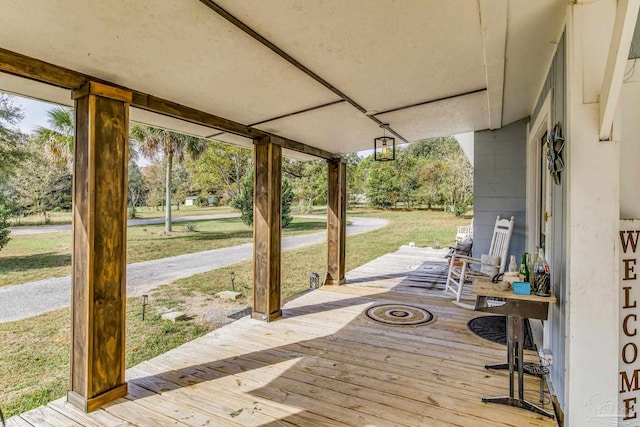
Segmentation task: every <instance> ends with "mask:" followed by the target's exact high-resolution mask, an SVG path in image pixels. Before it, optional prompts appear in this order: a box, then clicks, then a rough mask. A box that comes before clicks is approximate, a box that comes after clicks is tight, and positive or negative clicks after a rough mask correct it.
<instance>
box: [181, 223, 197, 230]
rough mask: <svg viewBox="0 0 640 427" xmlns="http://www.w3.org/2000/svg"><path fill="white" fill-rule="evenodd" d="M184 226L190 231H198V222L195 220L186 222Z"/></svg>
mask: <svg viewBox="0 0 640 427" xmlns="http://www.w3.org/2000/svg"><path fill="white" fill-rule="evenodd" d="M184 228H185V229H186V230H187V231H188V232H190V233H195V232H196V231H198V224H196V223H195V222H188V223H186V224H185V225H184Z"/></svg>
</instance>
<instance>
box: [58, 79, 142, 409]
mask: <svg viewBox="0 0 640 427" xmlns="http://www.w3.org/2000/svg"><path fill="white" fill-rule="evenodd" d="M75 95H76V96H75V101H76V144H75V156H76V158H75V162H74V189H73V192H74V194H73V196H74V208H73V211H74V217H73V236H74V241H73V279H72V281H73V301H72V307H73V311H72V322H73V324H72V351H71V392H70V393H69V396H68V398H69V401H70V402H71V403H73V404H76V405H79V406H81V407H82V408H83V409H84V410H86V411H90V410H91V409H92V408H93V407H95V406H99V405H100V404H103V403H105V402H106V401H109V400H113V399H114V398H117V397H120V396H122V395H123V394H126V385H125V384H124V356H125V354H124V351H125V343H124V340H125V312H126V310H125V301H126V227H127V221H126V205H127V161H128V159H127V141H128V126H129V115H128V110H129V104H128V103H127V102H125V101H123V99H124V100H126V99H128V97H127V95H126V94H125V93H122V91H121V90H120V89H117V88H114V89H109V88H106V87H104V86H103V85H91V84H90V85H87V87H85V88H82V89H81V90H79V91H78V92H76V93H75ZM105 95H113V96H114V97H115V98H116V99H112V98H108V97H106V96H105ZM129 98H130V97H129Z"/></svg>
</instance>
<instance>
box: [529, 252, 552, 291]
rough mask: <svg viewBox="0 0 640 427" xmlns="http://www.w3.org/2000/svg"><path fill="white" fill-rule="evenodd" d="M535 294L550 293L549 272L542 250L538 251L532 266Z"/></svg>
mask: <svg viewBox="0 0 640 427" xmlns="http://www.w3.org/2000/svg"><path fill="white" fill-rule="evenodd" d="M533 272H534V283H535V284H534V289H535V294H536V295H539V296H549V295H551V275H550V274H549V264H547V260H546V259H545V258H544V250H543V249H542V248H540V249H539V251H538V257H537V259H536V263H535V265H534V268H533Z"/></svg>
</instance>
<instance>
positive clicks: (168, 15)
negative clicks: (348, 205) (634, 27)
mask: <svg viewBox="0 0 640 427" xmlns="http://www.w3.org/2000/svg"><path fill="white" fill-rule="evenodd" d="M217 4H218V5H220V6H221V7H223V8H224V9H226V10H227V11H228V12H230V13H231V14H233V15H234V16H235V17H236V18H238V19H239V20H240V21H242V22H243V23H245V24H247V25H248V26H249V27H251V28H252V29H253V30H255V31H256V32H258V33H259V34H260V35H262V36H263V37H265V38H266V39H268V40H269V41H270V42H272V43H274V44H275V45H276V46H278V47H279V48H280V49H282V50H283V51H284V52H286V53H287V54H289V55H290V56H291V57H293V58H295V60H297V61H298V62H299V63H301V64H302V65H303V66H305V67H307V68H308V69H310V70H311V71H312V72H313V73H315V74H316V75H318V76H319V77H320V78H322V79H324V80H325V81H326V82H328V83H329V84H330V85H332V86H334V87H335V88H336V89H337V90H338V91H340V92H342V93H344V94H345V95H347V96H348V97H350V98H351V99H352V100H353V101H354V102H355V103H357V104H358V105H359V106H361V107H362V108H364V109H365V110H366V111H367V113H368V114H377V115H376V117H377V118H378V119H380V120H383V121H384V122H385V123H388V124H389V125H390V126H391V128H393V129H394V130H395V131H396V132H398V133H400V135H402V136H403V137H404V138H405V139H407V140H409V141H415V140H419V139H422V138H426V137H430V136H442V135H450V134H453V133H457V132H464V131H473V130H481V129H487V128H490V127H493V128H495V127H499V126H500V125H501V124H506V123H509V122H512V121H514V120H517V119H520V118H522V117H525V116H527V115H528V114H529V112H530V110H531V108H532V107H533V104H534V102H535V99H536V97H537V93H538V91H539V90H540V87H541V85H542V81H543V79H544V76H545V74H546V70H547V68H548V66H549V63H550V61H551V57H552V55H553V52H554V50H555V45H554V44H553V43H554V42H556V41H557V40H558V38H559V36H560V34H561V29H562V23H563V17H564V7H565V5H566V1H564V0H537V1H534V2H531V1H527V0H479V1H472V0H450V1H442V0H399V1H398V0H396V1H394V0H349V1H345V0H241V1H238V0H219V1H218V2H217ZM0 10H2V13H0V47H2V48H4V49H8V50H11V51H14V52H18V53H21V54H24V55H27V56H31V57H34V58H37V59H41V60H44V61H47V62H51V63H54V64H57V65H61V66H63V67H66V68H69V69H72V70H76V71H79V72H82V73H85V74H88V75H92V76H95V77H98V78H100V79H104V80H107V81H111V82H113V83H115V84H118V85H122V86H125V87H129V88H132V89H135V90H138V91H141V92H145V93H148V94H151V95H155V96H158V97H162V98H165V99H168V100H171V101H174V102H177V103H180V104H183V105H185V106H189V107H193V108H196V109H199V110H202V111H205V112H208V113H212V114H215V115H218V116H221V117H224V118H226V119H230V120H233V121H236V122H240V123H243V124H247V125H249V124H254V123H258V122H264V123H261V124H259V125H256V127H257V128H259V129H263V130H267V131H269V132H273V133H275V134H278V135H281V136H284V137H287V138H291V139H294V140H297V141H300V142H303V143H305V144H309V145H312V146H315V147H318V148H322V149H325V150H328V151H331V152H335V153H345V152H352V151H359V150H363V149H369V148H371V145H372V140H373V137H375V136H380V134H381V133H382V132H381V129H380V128H379V126H378V125H377V124H376V123H375V122H374V121H372V120H371V119H370V118H367V117H366V115H364V114H363V113H362V112H360V111H358V109H357V108H355V107H354V106H353V105H351V104H349V103H348V102H342V103H339V104H333V105H330V106H326V107H324V108H319V109H312V110H310V111H307V112H304V113H301V114H296V115H289V116H287V117H285V118H281V119H277V120H271V121H269V119H272V118H276V117H279V116H283V115H288V114H291V113H295V112H299V111H301V110H306V109H309V108H312V107H317V106H321V105H324V104H327V103H331V102H334V101H338V100H340V99H341V98H340V96H339V95H338V94H336V93H334V92H333V91H331V90H329V89H327V88H326V87H325V86H323V85H322V84H320V83H319V82H317V81H316V80H314V79H313V78H312V77H310V76H309V75H307V74H305V73H304V72H302V71H300V70H299V69H297V68H296V67H294V66H293V65H291V64H290V63H289V62H287V61H286V60H284V59H283V58H281V57H280V56H278V55H277V54H276V53H274V52H273V51H272V50H270V49H268V48H267V47H265V46H264V45H262V44H260V43H259V42H258V41H256V40H254V39H252V38H251V37H250V36H249V35H247V34H246V33H244V32H243V31H241V30H240V29H238V28H237V27H236V26H234V25H232V24H231V23H230V22H228V21H227V20H225V19H224V18H222V17H221V16H220V15H218V14H217V13H215V12H214V11H213V10H212V9H210V8H209V7H207V6H206V5H205V4H203V3H202V2H200V1H198V0H181V1H175V0H136V1H125V0H112V1H109V2H97V1H89V0H31V1H29V2H16V1H13V0H0ZM505 45H506V48H504V46H505ZM503 50H504V52H502V51H503ZM18 80H20V79H18ZM39 88H40V89H39ZM0 90H9V91H12V92H15V93H23V94H26V95H29V96H32V97H36V98H40V99H45V100H50V101H56V102H59V99H53V98H54V97H56V98H60V91H59V89H56V90H53V91H52V90H51V89H48V88H46V87H44V86H43V85H41V84H33V83H19V82H18V81H16V79H15V78H8V77H7V78H5V77H3V76H0ZM468 92H474V93H472V94H467V93H468ZM465 94H466V95H465ZM443 98H445V99H444V100H442V99H443ZM432 100H440V101H438V102H433V103H428V102H429V101H432ZM425 103H426V104H425ZM414 104H421V105H418V106H414V107H412V108H405V109H400V110H397V111H394V112H390V113H386V114H384V113H383V112H385V111H388V110H395V109H398V108H400V107H406V106H411V105H414ZM381 112H382V113H383V114H380V113H381ZM132 118H135V119H137V120H141V121H147V122H149V123H150V124H155V125H159V126H167V127H170V128H172V129H175V130H183V131H186V132H188V133H192V134H196V135H200V136H206V135H211V134H214V133H216V131H215V130H211V129H210V128H207V127H202V126H197V125H193V124H188V125H183V124H181V123H180V122H179V121H175V120H173V119H171V120H168V119H165V118H160V117H159V116H158V115H156V114H150V113H145V112H141V111H138V112H132ZM496 120H497V121H496ZM231 139H233V138H231ZM241 142H242V145H245V144H246V143H247V142H250V141H249V140H246V139H243V141H241Z"/></svg>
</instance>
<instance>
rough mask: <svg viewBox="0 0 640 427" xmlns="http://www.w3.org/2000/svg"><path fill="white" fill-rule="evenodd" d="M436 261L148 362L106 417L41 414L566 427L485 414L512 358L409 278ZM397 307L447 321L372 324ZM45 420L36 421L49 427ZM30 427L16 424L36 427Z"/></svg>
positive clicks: (412, 255) (293, 304)
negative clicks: (494, 367) (372, 314)
mask: <svg viewBox="0 0 640 427" xmlns="http://www.w3.org/2000/svg"><path fill="white" fill-rule="evenodd" d="M425 259H437V257H436V256H435V255H433V254H432V253H431V252H428V251H427V252H425V251H423V250H422V251H421V250H420V249H419V248H402V249H401V250H399V251H398V252H396V253H393V254H388V255H385V256H383V257H381V258H378V259H377V260H374V261H372V262H370V263H368V264H366V265H364V266H362V267H360V268H358V269H356V270H354V271H351V272H349V273H347V280H348V281H349V280H351V281H352V282H353V283H352V284H350V285H347V286H330V287H324V288H321V289H319V290H314V291H311V292H308V293H306V294H304V295H302V296H300V297H298V298H295V299H293V300H291V301H289V302H288V303H287V304H286V305H285V306H284V307H283V318H282V319H280V320H278V321H276V322H270V323H265V322H260V321H256V320H253V319H250V318H248V317H245V318H242V319H240V320H238V321H236V322H234V323H232V324H230V325H227V326H225V327H223V328H220V329H218V330H216V331H213V332H211V333H209V334H207V335H205V336H203V337H201V338H198V339H196V340H194V341H192V342H189V343H186V344H184V345H182V346H180V347H178V348H176V349H174V350H171V351H169V352H167V353H165V354H162V355H159V356H158V357H156V358H154V359H152V360H149V361H147V362H143V363H141V364H139V365H137V366H135V367H133V368H131V369H129V370H128V371H127V381H128V383H129V394H128V395H127V396H126V398H124V399H119V400H117V401H116V402H113V403H112V404H110V405H107V406H105V407H104V409H102V410H99V411H98V412H96V413H92V414H77V413H76V411H77V410H75V409H74V408H72V407H69V406H67V404H66V403H64V402H62V401H56V402H53V403H51V404H50V405H49V407H48V408H45V409H43V410H42V411H50V412H47V413H51V412H53V413H54V414H57V415H58V416H62V417H68V418H69V419H74V420H75V422H76V423H77V424H79V425H88V426H93V425H112V426H116V425H145V426H146V425H152V426H169V425H193V426H195V425H207V424H210V425H222V426H230V427H235V426H276V425H278V426H289V427H293V426H297V427H307V426H321V427H330V426H363V425H371V426H387V425H388V426H391V425H393V426H417V425H424V426H430V427H440V426H442V427H448V426H480V427H499V426H513V427H515V426H518V427H521V426H523V427H526V426H535V427H546V426H554V425H556V423H555V422H554V421H553V420H550V419H547V418H544V417H541V416H538V415H536V414H533V413H531V412H528V411H524V410H521V409H516V408H512V407H507V406H502V405H493V404H485V403H482V401H481V397H482V396H494V395H501V394H506V393H507V388H508V375H507V372H505V371H490V370H486V369H484V365H485V364H487V363H496V362H501V361H503V360H504V358H505V356H506V347H505V346H502V345H499V344H495V343H492V342H489V341H486V340H483V339H481V338H479V337H477V336H475V335H474V334H472V333H471V332H470V331H469V330H468V329H467V326H466V324H467V322H468V321H469V320H470V319H472V318H474V317H476V316H479V315H483V314H482V313H477V312H474V311H472V310H465V309H463V308H460V307H458V306H456V305H454V304H452V303H451V301H452V297H451V296H449V295H447V294H444V293H443V292H442V290H440V289H439V288H440V287H439V286H432V285H430V284H428V283H426V282H425V283H422V282H420V281H419V280H416V279H415V277H414V276H411V274H412V273H411V270H409V269H408V267H410V266H418V265H420V264H421V263H422V262H423V261H424V260H425ZM426 279H429V277H427V278H426ZM426 279H425V280H426ZM388 303H395V304H410V305H415V306H419V307H423V308H425V309H427V310H429V311H431V312H432V313H433V314H434V315H435V317H436V320H435V321H434V322H433V323H430V324H428V325H423V326H416V327H397V326H395V327H394V326H388V325H383V324H378V323H376V322H374V321H372V320H371V319H369V318H368V317H366V316H365V315H364V312H365V310H366V309H367V308H368V307H371V306H372V305H377V304H388ZM526 357H527V358H529V360H535V357H536V356H535V353H533V352H527V356H526ZM525 388H526V389H527V391H526V396H527V397H528V398H529V399H530V400H532V401H534V402H535V401H537V399H538V393H537V391H538V388H539V380H538V379H537V378H535V377H531V376H525ZM37 414H39V415H42V412H39V413H37ZM98 414H100V415H98ZM25 415H26V414H25ZM34 416H35V415H34V414H33V413H32V414H31V415H27V418H25V419H28V417H31V419H32V420H34V421H35V420H39V418H37V417H36V418H34ZM99 416H101V417H106V418H104V423H101V421H100V419H98V417H99ZM20 420H22V421H23V423H21V424H17V423H15V422H14V425H17V426H21V425H24V424H26V421H24V420H23V419H22V418H20ZM120 422H122V424H118V423H120ZM127 423H129V424H127ZM49 425H56V424H49ZM57 425H61V424H57Z"/></svg>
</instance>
